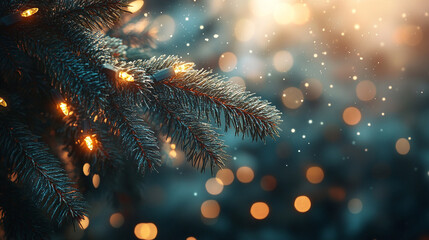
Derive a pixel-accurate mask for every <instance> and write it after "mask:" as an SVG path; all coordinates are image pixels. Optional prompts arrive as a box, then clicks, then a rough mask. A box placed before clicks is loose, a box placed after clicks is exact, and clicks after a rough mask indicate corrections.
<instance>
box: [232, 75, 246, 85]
mask: <svg viewBox="0 0 429 240" xmlns="http://www.w3.org/2000/svg"><path fill="white" fill-rule="evenodd" d="M229 81H230V82H232V83H234V84H237V85H239V86H242V87H246V82H245V81H244V79H243V78H241V77H237V76H236V77H231V78H230V79H229Z"/></svg>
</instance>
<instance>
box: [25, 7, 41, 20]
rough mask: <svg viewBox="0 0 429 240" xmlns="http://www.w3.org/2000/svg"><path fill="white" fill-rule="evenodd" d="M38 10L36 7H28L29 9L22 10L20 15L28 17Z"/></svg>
mask: <svg viewBox="0 0 429 240" xmlns="http://www.w3.org/2000/svg"><path fill="white" fill-rule="evenodd" d="M38 11H39V9H38V8H30V9H27V10H25V11H23V12H22V13H21V16H22V17H25V18H26V17H30V16H33V15H34V14H36V13H37V12H38Z"/></svg>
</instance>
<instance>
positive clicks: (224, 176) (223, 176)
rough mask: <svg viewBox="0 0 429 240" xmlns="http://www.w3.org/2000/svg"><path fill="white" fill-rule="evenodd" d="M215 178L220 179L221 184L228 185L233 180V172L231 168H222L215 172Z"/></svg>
mask: <svg viewBox="0 0 429 240" xmlns="http://www.w3.org/2000/svg"><path fill="white" fill-rule="evenodd" d="M216 178H217V179H220V180H221V181H222V183H223V185H225V186H228V185H230V184H231V183H232V182H233V181H234V173H233V172H232V171H231V169H228V168H224V169H221V170H219V171H218V172H217V173H216Z"/></svg>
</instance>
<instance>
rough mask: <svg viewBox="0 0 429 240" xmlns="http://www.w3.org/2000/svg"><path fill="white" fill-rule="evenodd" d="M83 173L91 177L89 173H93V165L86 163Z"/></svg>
mask: <svg viewBox="0 0 429 240" xmlns="http://www.w3.org/2000/svg"><path fill="white" fill-rule="evenodd" d="M82 171H83V174H84V175H85V176H89V173H90V172H91V165H90V164H89V163H85V164H84V165H83V168H82Z"/></svg>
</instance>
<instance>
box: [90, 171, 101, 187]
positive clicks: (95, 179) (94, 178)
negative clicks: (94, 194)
mask: <svg viewBox="0 0 429 240" xmlns="http://www.w3.org/2000/svg"><path fill="white" fill-rule="evenodd" d="M92 185H93V186H94V188H98V187H99V186H100V175H98V174H94V176H92Z"/></svg>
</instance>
